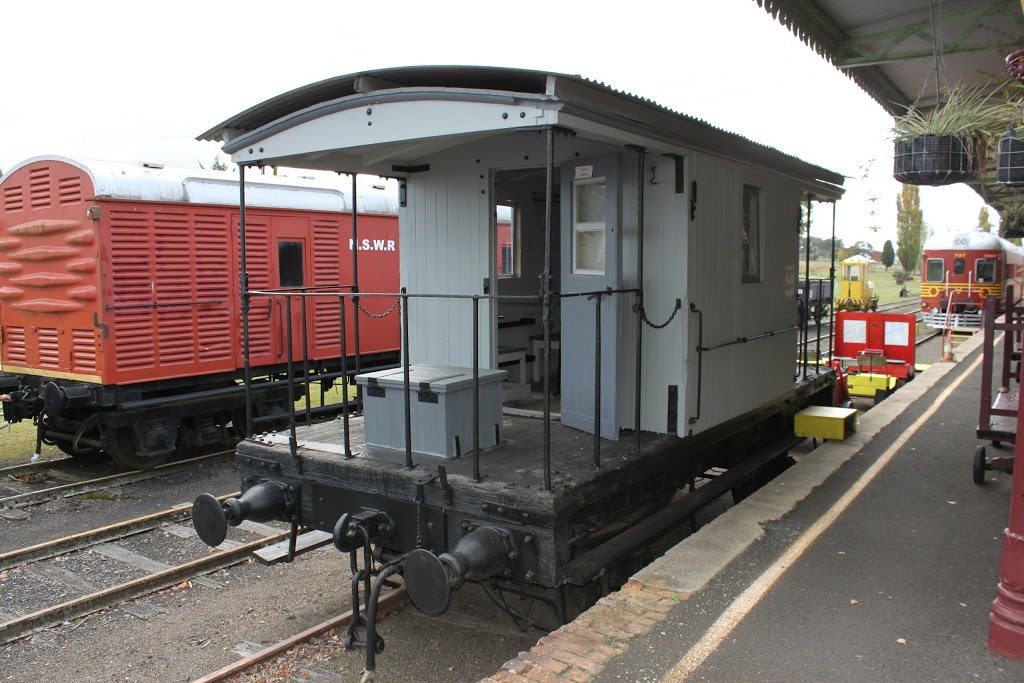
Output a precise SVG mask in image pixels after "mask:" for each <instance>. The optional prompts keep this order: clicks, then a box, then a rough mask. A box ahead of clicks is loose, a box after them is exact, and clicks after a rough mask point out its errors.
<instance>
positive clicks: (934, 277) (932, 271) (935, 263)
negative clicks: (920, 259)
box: [924, 258, 945, 282]
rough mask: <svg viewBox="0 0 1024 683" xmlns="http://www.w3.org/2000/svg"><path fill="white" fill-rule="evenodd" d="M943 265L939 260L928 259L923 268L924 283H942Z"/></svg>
mask: <svg viewBox="0 0 1024 683" xmlns="http://www.w3.org/2000/svg"><path fill="white" fill-rule="evenodd" d="M944 269H945V264H943V262H942V259H940V258H930V259H928V261H927V262H926V263H925V266H924V281H925V282H942V280H943V275H944V272H943V271H944Z"/></svg>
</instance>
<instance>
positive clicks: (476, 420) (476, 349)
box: [473, 296, 480, 481]
mask: <svg viewBox="0 0 1024 683" xmlns="http://www.w3.org/2000/svg"><path fill="white" fill-rule="evenodd" d="M473 481H480V297H479V296H474V297H473Z"/></svg>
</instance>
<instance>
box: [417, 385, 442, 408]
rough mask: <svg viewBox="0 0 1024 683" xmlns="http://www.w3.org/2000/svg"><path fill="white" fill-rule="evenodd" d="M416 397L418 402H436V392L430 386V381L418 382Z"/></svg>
mask: <svg viewBox="0 0 1024 683" xmlns="http://www.w3.org/2000/svg"><path fill="white" fill-rule="evenodd" d="M416 397H417V400H419V402H420V403H437V392H436V391H433V390H432V389H431V388H430V382H420V390H419V392H418V393H417V395H416Z"/></svg>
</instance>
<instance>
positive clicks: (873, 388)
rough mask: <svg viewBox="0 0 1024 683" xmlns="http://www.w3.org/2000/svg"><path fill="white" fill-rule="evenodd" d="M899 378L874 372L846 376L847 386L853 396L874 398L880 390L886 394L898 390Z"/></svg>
mask: <svg viewBox="0 0 1024 683" xmlns="http://www.w3.org/2000/svg"><path fill="white" fill-rule="evenodd" d="M897 381H898V380H897V379H896V378H895V377H892V376H891V375H879V374H877V373H873V372H861V373H859V374H856V375H854V374H850V375H847V376H846V386H847V387H849V389H850V395H851V396H863V397H867V398H874V397H875V396H876V395H877V392H878V391H879V390H882V391H884V392H885V393H886V394H888V393H890V392H892V391H895V390H896V382H897Z"/></svg>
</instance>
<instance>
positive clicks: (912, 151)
mask: <svg viewBox="0 0 1024 683" xmlns="http://www.w3.org/2000/svg"><path fill="white" fill-rule="evenodd" d="M979 147H980V142H979V140H978V138H977V137H975V136H973V135H969V136H964V137H961V136H958V135H932V134H930V133H927V134H924V135H918V136H916V137H913V138H904V139H897V140H896V149H895V163H894V165H893V174H892V175H893V177H894V178H895V179H896V180H898V181H900V182H901V183H904V184H906V185H953V184H954V183H963V182H966V181H968V180H972V179H974V178H976V177H977V176H978V167H979V164H978V152H979V151H980V149H979Z"/></svg>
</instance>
